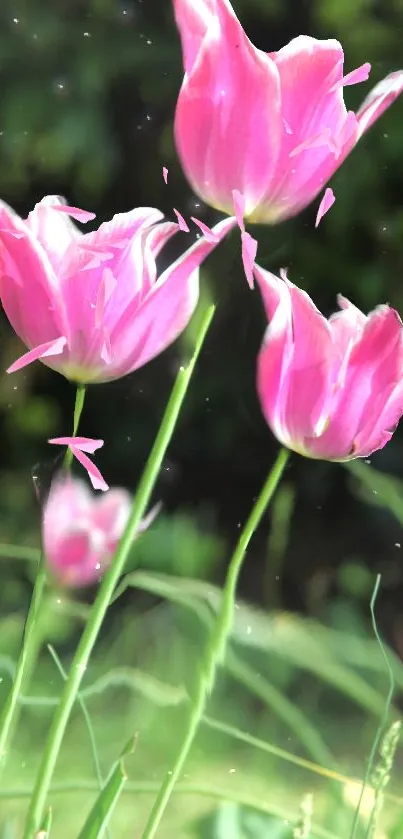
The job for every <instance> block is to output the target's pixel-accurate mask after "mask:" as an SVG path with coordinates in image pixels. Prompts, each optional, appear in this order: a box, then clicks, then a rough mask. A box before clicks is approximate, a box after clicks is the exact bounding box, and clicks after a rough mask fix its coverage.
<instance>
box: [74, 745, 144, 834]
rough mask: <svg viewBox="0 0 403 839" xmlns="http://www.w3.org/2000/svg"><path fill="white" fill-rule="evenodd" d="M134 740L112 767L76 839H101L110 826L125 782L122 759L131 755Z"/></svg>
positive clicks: (125, 775)
mask: <svg viewBox="0 0 403 839" xmlns="http://www.w3.org/2000/svg"><path fill="white" fill-rule="evenodd" d="M134 743H135V740H134V739H133V737H132V738H131V739H130V741H129V742H128V743H127V745H126V746H125V748H124V749H123V752H122V754H121V755H120V757H119V760H118V761H117V763H116V764H115V766H114V767H113V769H112V771H111V773H110V775H109V778H108V780H107V781H106V783H105V785H104V787H103V789H102V790H101V792H100V793H99V795H98V797H97V799H96V801H95V803H94V805H93V807H92V809H91V811H90V813H89V814H88V816H87V819H86V821H85V824H84V827H83V828H82V830H81V831H80V833H79V836H78V839H101V837H102V836H103V835H104V834H105V832H106V831H107V829H108V826H109V824H110V818H111V815H112V813H113V810H114V809H115V806H116V804H117V801H118V799H119V796H120V794H121V792H122V790H123V787H124V785H125V784H126V782H127V774H126V770H125V766H124V758H125V757H126V756H127V755H129V754H132V752H133V750H134Z"/></svg>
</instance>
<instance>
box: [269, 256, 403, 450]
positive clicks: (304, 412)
mask: <svg viewBox="0 0 403 839" xmlns="http://www.w3.org/2000/svg"><path fill="white" fill-rule="evenodd" d="M254 273H255V278H256V280H257V282H258V283H259V286H260V290H261V293H262V297H263V302H264V306H265V309H266V313H267V317H268V320H269V326H268V327H267V331H266V335H265V338H264V341H263V345H262V348H261V350H260V353H259V357H258V365H257V388H258V393H259V398H260V403H261V406H262V410H263V413H264V416H265V418H266V421H267V422H268V424H269V426H270V428H271V430H272V431H273V433H274V434H275V435H276V437H277V438H278V440H280V442H281V443H283V444H284V445H285V446H287V447H288V448H290V449H293V450H294V451H296V452H299V453H300V454H303V455H306V456H307V457H313V458H322V459H324V460H350V459H352V458H355V457H366V456H368V455H370V454H371V453H372V452H374V451H376V450H377V449H381V448H383V446H385V445H386V443H387V442H388V441H389V440H390V439H391V437H392V434H393V431H394V429H395V427H396V425H397V423H398V422H399V420H400V417H401V416H402V414H403V332H402V322H401V320H400V318H399V315H398V314H397V312H396V311H395V310H394V309H391V308H390V307H389V306H378V307H377V308H376V309H375V310H374V311H373V312H370V314H369V315H368V316H367V317H366V316H365V315H364V314H363V313H362V312H360V310H359V309H357V308H356V307H355V306H354V305H353V304H352V303H350V302H349V301H348V300H346V299H345V298H344V297H341V296H340V297H339V300H338V302H339V306H340V311H338V312H336V313H335V314H334V315H332V316H331V317H330V318H329V320H327V319H326V318H325V317H323V315H321V314H320V312H319V311H318V310H317V308H316V306H315V305H314V303H313V302H312V300H311V298H310V297H308V295H307V294H306V292H305V291H301V289H299V288H298V287H297V286H295V285H293V284H292V283H291V282H290V281H289V280H288V279H287V278H286V277H285V275H284V274H283V276H282V279H279V278H278V277H275V276H274V275H273V274H270V273H269V272H268V271H265V270H264V269H263V268H259V267H258V266H257V265H255V269H254Z"/></svg>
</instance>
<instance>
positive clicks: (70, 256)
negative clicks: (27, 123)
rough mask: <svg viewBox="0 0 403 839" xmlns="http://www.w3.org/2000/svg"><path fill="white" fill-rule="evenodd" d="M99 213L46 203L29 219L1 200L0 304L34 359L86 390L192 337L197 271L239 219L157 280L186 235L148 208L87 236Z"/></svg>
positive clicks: (222, 227)
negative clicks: (159, 262)
mask: <svg viewBox="0 0 403 839" xmlns="http://www.w3.org/2000/svg"><path fill="white" fill-rule="evenodd" d="M70 217H72V218H76V219H78V220H79V221H81V222H85V221H88V220H89V219H90V218H93V217H94V216H93V213H87V212H85V211H83V210H77V209H76V208H74V207H68V206H65V205H64V204H63V203H62V200H61V199H60V198H57V197H55V196H48V197H47V198H44V199H43V200H42V201H40V203H39V204H37V205H36V206H35V208H34V210H33V211H32V212H31V213H30V214H29V216H28V218H27V219H26V220H23V219H21V218H20V217H19V216H17V215H16V214H15V213H14V212H13V211H12V210H11V209H10V208H9V207H8V206H7V205H6V204H4V203H3V202H0V299H1V302H2V304H3V307H4V310H5V312H6V315H7V317H8V319H9V321H10V323H11V325H12V327H13V328H14V330H15V332H16V333H17V335H18V336H19V337H20V338H21V340H22V341H23V342H24V343H25V344H26V345H27V347H29V352H28V353H26V354H25V355H24V356H23V357H22V358H20V359H19V360H18V361H17V362H16V363H15V364H13V365H12V366H11V367H10V368H9V370H8V372H14V371H16V370H19V369H21V368H22V367H24V366H25V365H26V364H29V363H31V362H32V361H35V360H37V359H40V360H41V361H43V363H44V364H46V365H47V366H48V367H51V368H52V369H53V370H57V371H59V372H60V373H63V375H64V376H66V377H67V378H68V379H72V380H74V381H77V382H81V383H85V384H87V383H92V382H106V381H110V380H112V379H117V378H120V377H121V376H125V375H126V374H127V373H131V372H132V371H133V370H136V369H137V368H138V367H142V366H143V365H144V364H146V363H147V362H148V361H150V359H152V358H154V357H155V356H156V355H158V354H159V353H161V352H162V351H163V350H164V349H166V347H168V346H169V345H170V344H171V343H172V342H173V341H175V339H176V338H177V337H178V335H180V333H181V332H182V331H183V330H184V329H185V327H186V326H187V324H188V321H189V319H190V317H191V315H192V314H193V312H194V309H195V306H196V304H197V300H198V294H199V271H198V268H199V265H200V264H201V262H202V261H203V259H205V257H206V256H207V255H208V254H209V253H210V252H211V251H212V250H213V249H214V247H216V244H217V242H219V241H220V240H221V239H222V238H223V237H224V236H225V234H226V233H227V232H228V230H229V229H230V228H231V227H232V226H233V225H234V223H235V220H234V219H225V220H224V221H223V222H220V223H219V224H218V225H216V227H215V228H214V230H213V235H211V236H210V237H209V239H208V240H207V238H206V237H204V238H200V239H199V240H198V241H197V242H196V243H195V244H194V245H193V246H192V247H190V248H188V250H186V251H185V252H184V253H183V254H182V255H181V256H180V257H179V259H177V260H176V262H173V263H172V264H171V265H169V266H168V268H166V269H165V271H163V273H162V274H160V275H159V276H158V274H157V268H156V258H157V256H158V254H159V252H160V251H161V249H162V248H163V246H164V245H165V244H166V242H168V240H169V239H171V237H172V236H173V235H174V234H175V233H176V232H177V231H178V230H179V228H178V225H177V224H174V223H173V222H164V223H161V222H160V220H161V218H162V214H161V213H160V212H159V211H158V210H155V209H152V208H149V207H140V208H138V209H135V210H132V211H131V212H128V213H120V214H118V215H115V216H114V217H113V218H112V220H111V221H108V222H105V223H104V224H101V226H100V227H99V228H98V230H95V231H94V232H92V233H86V234H83V233H82V232H81V231H80V230H79V229H78V227H76V226H75V225H74V224H73V222H72V221H71V219H70Z"/></svg>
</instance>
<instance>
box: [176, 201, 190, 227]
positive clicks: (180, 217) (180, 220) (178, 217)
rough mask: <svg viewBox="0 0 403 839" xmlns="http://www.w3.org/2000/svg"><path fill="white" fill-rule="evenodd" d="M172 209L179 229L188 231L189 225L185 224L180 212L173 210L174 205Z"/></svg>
mask: <svg viewBox="0 0 403 839" xmlns="http://www.w3.org/2000/svg"><path fill="white" fill-rule="evenodd" d="M173 209H174V213H175V215H176V218H177V219H178V224H179V229H180V230H183V232H184V233H189V227H188V225H187V224H186V222H185V219H184V218H183V216H182V215H181V213H180V212H178V210H175V207H174V208H173Z"/></svg>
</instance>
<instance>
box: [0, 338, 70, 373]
mask: <svg viewBox="0 0 403 839" xmlns="http://www.w3.org/2000/svg"><path fill="white" fill-rule="evenodd" d="M66 344H67V338H64V337H61V338H56V340H55V341H48V342H47V343H46V344H40V346H39V347H35V349H33V350H29V352H27V353H24V355H22V356H20V358H18V359H17V361H14V363H13V364H11V365H10V367H8V368H7V370H6V373H16V372H17V370H22V368H23V367H27V366H28V364H32V362H33V361H38V360H39V359H42V358H51V357H52V356H54V355H60V354H61V353H62V352H63V350H64V348H65V346H66Z"/></svg>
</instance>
